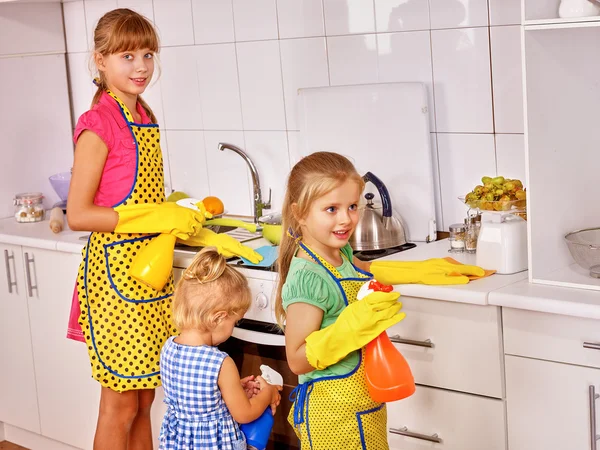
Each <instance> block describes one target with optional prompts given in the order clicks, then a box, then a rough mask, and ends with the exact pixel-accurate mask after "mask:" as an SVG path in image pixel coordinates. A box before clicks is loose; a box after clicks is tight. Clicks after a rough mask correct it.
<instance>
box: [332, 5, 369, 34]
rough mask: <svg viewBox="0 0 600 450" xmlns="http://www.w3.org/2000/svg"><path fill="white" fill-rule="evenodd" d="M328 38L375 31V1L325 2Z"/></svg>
mask: <svg viewBox="0 0 600 450" xmlns="http://www.w3.org/2000/svg"><path fill="white" fill-rule="evenodd" d="M323 10H324V12H325V33H326V34H327V36H339V35H343V34H362V33H372V32H374V31H375V10H374V6H373V0H323Z"/></svg>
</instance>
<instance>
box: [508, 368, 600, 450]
mask: <svg viewBox="0 0 600 450" xmlns="http://www.w3.org/2000/svg"><path fill="white" fill-rule="evenodd" d="M590 387H592V388H593V390H592V389H590ZM594 391H595V392H600V370H599V369H591V368H586V367H580V366H572V365H568V364H559V363H555V362H548V361H540V360H537V359H530V358H521V357H517V356H507V357H506V403H507V420H508V445H509V449H510V450H566V449H572V450H595V449H596V446H595V440H594V441H592V438H591V436H592V434H594V435H595V429H596V428H595V427H597V417H596V416H597V415H596V414H595V413H594V411H595V406H597V405H598V400H596V399H595V398H592V397H593V394H594ZM592 405H593V406H592ZM592 442H594V444H592Z"/></svg>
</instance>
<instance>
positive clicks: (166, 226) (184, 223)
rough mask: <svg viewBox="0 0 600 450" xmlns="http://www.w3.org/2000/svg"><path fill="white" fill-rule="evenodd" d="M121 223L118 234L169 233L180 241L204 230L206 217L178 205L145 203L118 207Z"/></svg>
mask: <svg viewBox="0 0 600 450" xmlns="http://www.w3.org/2000/svg"><path fill="white" fill-rule="evenodd" d="M115 211H116V212H117V213H118V214H119V222H118V223H117V226H116V227H115V232H117V233H169V234H172V235H174V236H176V237H178V238H179V239H187V238H189V237H190V235H192V234H194V233H196V232H198V230H200V229H201V228H202V223H203V222H204V220H205V215H204V213H203V212H202V210H201V209H200V210H193V209H190V208H185V207H183V206H179V205H177V204H176V203H171V202H164V203H159V204H157V203H144V204H138V205H128V206H117V207H116V208H115Z"/></svg>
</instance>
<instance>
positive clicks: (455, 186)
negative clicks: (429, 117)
mask: <svg viewBox="0 0 600 450" xmlns="http://www.w3.org/2000/svg"><path fill="white" fill-rule="evenodd" d="M437 141H438V158H439V170H440V186H441V191H442V209H443V215H444V230H445V231H447V230H448V226H449V225H450V224H453V223H462V222H463V220H464V218H465V217H466V215H467V209H468V208H467V207H466V206H465V205H464V204H462V203H461V202H460V201H459V200H458V197H459V196H463V195H465V194H466V193H467V192H469V191H471V190H472V189H473V187H475V186H476V185H477V184H479V183H480V180H481V177H482V176H492V175H495V174H496V158H495V153H494V135H493V134H444V133H438V134H437Z"/></svg>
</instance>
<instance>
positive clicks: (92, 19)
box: [83, 0, 117, 48]
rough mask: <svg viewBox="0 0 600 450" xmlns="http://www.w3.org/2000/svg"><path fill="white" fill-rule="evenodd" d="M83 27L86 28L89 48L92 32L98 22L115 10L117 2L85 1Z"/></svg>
mask: <svg viewBox="0 0 600 450" xmlns="http://www.w3.org/2000/svg"><path fill="white" fill-rule="evenodd" d="M83 4H84V7H85V26H86V28H87V40H88V42H89V43H90V48H91V47H92V45H93V43H94V30H95V29H96V25H98V20H100V18H101V17H102V16H103V15H104V14H106V13H107V12H108V11H111V10H113V9H115V8H117V0H85V1H84V3H83Z"/></svg>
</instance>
